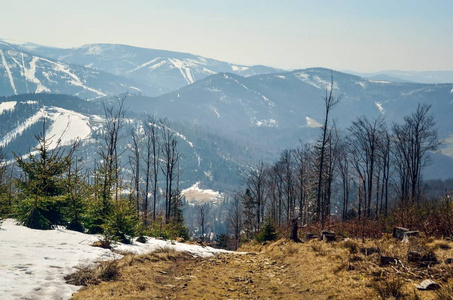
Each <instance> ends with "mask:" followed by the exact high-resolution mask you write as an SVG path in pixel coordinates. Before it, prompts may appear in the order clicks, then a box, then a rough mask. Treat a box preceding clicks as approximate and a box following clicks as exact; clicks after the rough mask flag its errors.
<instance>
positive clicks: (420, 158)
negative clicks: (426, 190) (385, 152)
mask: <svg viewBox="0 0 453 300" xmlns="http://www.w3.org/2000/svg"><path fill="white" fill-rule="evenodd" d="M430 109H431V106H430V105H426V104H419V105H418V107H417V110H416V111H415V112H414V113H412V114H411V115H409V116H406V117H404V123H403V124H402V125H399V124H394V125H393V135H394V139H393V140H394V157H395V159H396V162H397V166H398V173H399V175H400V189H401V190H400V194H401V199H402V201H403V202H405V203H409V202H412V203H413V202H414V201H416V202H417V203H418V202H419V200H420V194H421V190H420V182H421V174H422V173H421V171H422V168H423V167H424V166H425V165H426V164H427V152H428V151H435V150H437V149H438V147H439V145H440V142H439V140H438V138H437V130H436V128H435V125H436V124H435V122H434V117H433V116H432V115H431V114H430V113H429V111H430Z"/></svg>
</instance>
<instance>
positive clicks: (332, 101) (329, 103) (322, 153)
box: [316, 73, 340, 228]
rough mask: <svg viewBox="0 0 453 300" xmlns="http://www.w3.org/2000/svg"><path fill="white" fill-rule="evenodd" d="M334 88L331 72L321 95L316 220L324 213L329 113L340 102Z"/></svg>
mask: <svg viewBox="0 0 453 300" xmlns="http://www.w3.org/2000/svg"><path fill="white" fill-rule="evenodd" d="M333 90H334V81H333V73H331V81H330V86H327V87H326V95H325V96H324V97H323V100H324V112H325V118H324V124H323V126H322V137H321V140H320V146H319V164H318V187H317V195H316V217H317V218H318V220H321V218H322V217H321V215H323V214H324V211H323V206H322V203H321V199H322V198H321V197H322V193H321V192H322V189H323V177H324V171H325V170H324V161H325V159H326V147H327V143H328V137H329V115H330V112H331V110H332V108H333V107H334V106H335V105H337V104H338V103H339V102H340V99H339V98H336V97H334V95H333ZM324 221H325V220H322V224H321V225H322V228H324V225H325V224H324Z"/></svg>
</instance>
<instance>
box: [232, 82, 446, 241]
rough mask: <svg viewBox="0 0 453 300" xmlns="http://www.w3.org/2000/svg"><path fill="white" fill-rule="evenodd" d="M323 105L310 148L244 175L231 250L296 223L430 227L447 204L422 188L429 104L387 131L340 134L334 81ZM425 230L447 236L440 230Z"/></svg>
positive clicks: (431, 145)
mask: <svg viewBox="0 0 453 300" xmlns="http://www.w3.org/2000/svg"><path fill="white" fill-rule="evenodd" d="M323 100H324V108H325V119H324V122H323V125H322V127H321V134H320V137H319V139H318V140H317V141H316V142H315V143H303V142H301V144H300V146H298V147H296V148H295V149H287V150H284V151H282V152H281V154H280V158H279V159H278V160H277V161H276V162H274V163H270V164H268V163H264V162H259V163H258V164H256V165H254V166H251V167H250V168H249V169H246V170H245V171H244V172H243V182H244V188H243V190H242V191H240V192H239V193H238V194H237V195H236V198H237V203H236V206H237V209H236V210H232V211H233V213H232V215H231V216H230V220H231V222H232V224H231V226H230V235H231V236H234V239H235V242H234V243H235V244H236V245H237V244H238V242H239V239H241V238H242V239H244V238H245V239H246V240H247V239H250V238H253V237H256V236H258V237H259V236H260V234H263V232H264V231H269V228H270V227H272V228H274V229H275V230H277V229H280V230H283V231H285V230H286V231H288V230H290V229H289V228H291V227H293V226H294V224H295V223H297V224H298V225H296V226H299V227H313V226H317V227H319V228H321V229H326V228H327V227H332V225H333V223H335V222H338V221H340V222H356V224H368V223H367V221H383V220H386V221H388V222H391V223H392V224H393V225H400V226H407V227H411V228H420V224H422V223H423V224H425V225H426V224H431V225H433V223H435V222H433V220H434V219H436V216H437V214H439V213H441V212H442V205H444V206H445V201H447V202H448V201H450V200H449V199H450V198H451V197H450V196H449V195H448V193H447V192H446V194H445V196H444V197H442V199H441V200H442V201H437V202H436V201H431V200H432V199H429V198H428V197H426V196H425V195H424V191H423V188H422V187H423V185H422V183H423V169H424V167H425V166H426V165H427V164H428V163H429V161H430V160H429V152H431V151H436V150H437V149H438V148H439V146H440V144H441V142H440V141H439V139H438V136H437V129H436V126H435V120H434V117H433V115H432V114H431V113H430V109H431V106H430V105H425V104H419V105H418V106H417V108H416V109H415V111H414V112H413V113H411V114H410V115H407V116H405V117H404V118H403V121H402V122H401V123H393V124H390V125H389V124H387V123H386V122H385V118H384V116H383V115H380V116H379V117H377V118H374V119H371V118H368V117H367V116H362V117H359V118H357V119H356V120H355V121H353V122H352V124H351V125H350V126H349V127H348V128H347V129H345V130H340V129H339V128H338V127H337V126H336V125H335V122H332V121H331V120H330V119H329V118H330V113H331V111H332V109H334V107H335V106H336V105H338V104H339V103H340V102H341V99H340V98H339V97H336V96H335V95H334V83H333V80H332V81H331V84H330V86H328V87H327V88H326V95H325V96H324V97H323ZM449 197H450V198H449ZM442 203H444V204H442ZM233 207H234V205H233ZM431 213H432V214H431ZM428 219H429V220H430V222H422V221H427V220H428ZM440 219H443V220H444V219H445V218H437V221H439V220H440ZM360 222H361V223H360ZM439 222H440V221H439ZM363 226H365V225H363ZM363 226H362V227H363ZM439 227H442V228H444V229H445V230H440V229H439ZM431 229H432V230H431V231H432V232H433V233H436V234H440V233H442V234H451V233H452V232H451V230H452V229H451V228H448V226H443V225H442V226H441V225H439V224H436V225H435V226H434V225H433V228H431ZM424 230H427V229H426V228H424ZM365 231H366V229H365V228H362V230H361V232H362V233H364V232H365ZM241 236H242V237H241Z"/></svg>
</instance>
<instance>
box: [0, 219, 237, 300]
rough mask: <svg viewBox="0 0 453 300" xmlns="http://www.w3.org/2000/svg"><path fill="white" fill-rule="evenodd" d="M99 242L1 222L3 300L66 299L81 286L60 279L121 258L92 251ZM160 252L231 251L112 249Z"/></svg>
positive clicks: (207, 251)
mask: <svg viewBox="0 0 453 300" xmlns="http://www.w3.org/2000/svg"><path fill="white" fill-rule="evenodd" d="M99 238H100V237H99V236H97V235H89V234H84V233H80V232H75V231H71V230H66V229H64V228H60V227H58V228H57V229H54V230H34V229H30V228H27V227H24V226H20V225H16V224H15V221H14V220H12V219H7V220H5V221H4V222H3V224H2V225H1V228H0V239H1V241H2V242H1V243H0V253H1V254H2V255H1V256H0V295H1V297H2V299H35V300H45V299H70V298H71V296H72V294H73V293H75V292H76V291H78V290H79V289H80V288H81V286H74V285H70V284H67V283H66V282H65V280H64V277H65V276H67V275H69V274H71V273H73V272H75V271H76V267H78V266H84V265H91V264H93V263H95V262H97V261H102V260H112V259H118V258H121V257H122V256H121V255H119V254H115V253H114V252H112V251H110V250H107V249H102V248H98V247H92V246H91V245H92V244H93V243H94V242H96V241H98V240H99ZM162 248H164V249H165V248H169V249H174V250H175V251H184V252H188V253H191V254H192V255H194V256H199V257H210V256H214V255H216V254H220V253H228V252H230V251H226V250H221V249H215V248H211V247H202V246H199V245H189V244H184V243H177V242H174V241H164V240H158V239H154V238H149V239H148V240H147V242H146V243H138V242H134V243H133V244H130V245H124V244H117V245H115V246H114V249H116V250H120V251H125V252H130V253H135V254H144V253H149V252H152V251H154V250H157V249H162ZM230 253H231V252H230ZM238 254H241V253H238Z"/></svg>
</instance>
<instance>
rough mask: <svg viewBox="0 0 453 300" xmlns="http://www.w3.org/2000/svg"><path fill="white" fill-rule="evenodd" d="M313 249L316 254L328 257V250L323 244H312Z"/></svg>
mask: <svg viewBox="0 0 453 300" xmlns="http://www.w3.org/2000/svg"><path fill="white" fill-rule="evenodd" d="M311 249H312V250H313V251H314V252H316V253H317V254H318V255H321V256H326V255H327V252H326V249H325V248H324V245H323V244H321V243H316V242H315V243H312V244H311Z"/></svg>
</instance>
